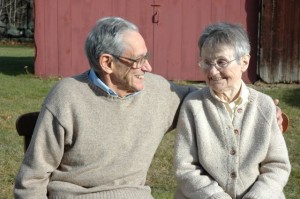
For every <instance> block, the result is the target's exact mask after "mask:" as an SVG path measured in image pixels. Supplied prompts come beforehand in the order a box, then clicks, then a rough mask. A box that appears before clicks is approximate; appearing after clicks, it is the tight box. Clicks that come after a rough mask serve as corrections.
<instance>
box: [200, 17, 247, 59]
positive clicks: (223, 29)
mask: <svg viewBox="0 0 300 199" xmlns="http://www.w3.org/2000/svg"><path fill="white" fill-rule="evenodd" d="M220 45H221V46H223V45H224V46H231V47H233V49H234V50H235V58H240V57H242V56H243V55H245V54H249V53H250V50H251V47H250V42H249V38H248V35H247V32H246V31H245V30H244V28H243V27H242V26H241V25H238V24H230V23H226V22H220V23H215V24H212V25H209V26H207V27H206V28H205V30H204V31H203V33H202V34H201V36H200V39H199V41H198V47H199V50H200V52H199V53H200V54H199V55H200V57H201V49H202V48H203V47H206V48H211V49H214V48H216V47H219V46H220Z"/></svg>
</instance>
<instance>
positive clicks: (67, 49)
mask: <svg viewBox="0 0 300 199" xmlns="http://www.w3.org/2000/svg"><path fill="white" fill-rule="evenodd" d="M258 11H259V0H143V1H141V0H62V1H61V0H51V1H46V0H35V42H36V61H35V74H36V75H39V76H70V75H74V74H76V73H80V72H82V71H84V70H87V69H88V68H89V66H88V62H87V60H86V58H85V55H84V50H83V46H84V41H85V37H86V35H87V33H88V32H89V31H90V29H91V27H92V26H93V25H94V24H95V22H96V20H97V19H99V18H101V17H103V16H108V15H109V16H112V15H114V16H120V17H124V18H126V19H128V20H130V21H132V22H134V23H135V24H137V25H138V27H139V28H140V31H141V34H142V35H143V36H144V38H145V40H146V43H147V46H148V50H149V51H150V53H151V60H150V63H151V64H152V66H153V72H154V73H158V74H160V75H163V76H164V77H166V78H167V79H170V80H190V81H203V80H204V79H203V75H202V74H201V72H200V70H199V68H198V66H197V60H198V49H197V41H198V37H199V35H200V32H201V31H202V30H203V28H204V27H205V26H206V25H208V24H210V23H213V22H217V21H229V22H234V23H240V24H242V25H244V26H245V28H246V29H247V30H248V32H249V34H250V40H251V44H252V53H251V57H252V58H251V65H250V67H249V69H248V71H247V72H246V73H245V74H244V76H243V79H244V80H245V81H246V82H254V81H256V79H257V74H256V68H257V67H256V66H257V64H256V63H257V28H258Z"/></svg>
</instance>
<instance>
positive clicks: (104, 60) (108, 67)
mask: <svg viewBox="0 0 300 199" xmlns="http://www.w3.org/2000/svg"><path fill="white" fill-rule="evenodd" d="M99 65H100V68H101V69H102V71H103V72H105V73H107V74H110V73H112V65H113V62H112V56H111V55H110V54H102V55H101V56H100V57H99Z"/></svg>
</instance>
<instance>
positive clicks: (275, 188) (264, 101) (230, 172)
mask: <svg viewBox="0 0 300 199" xmlns="http://www.w3.org/2000/svg"><path fill="white" fill-rule="evenodd" d="M248 89H249V91H250V96H249V102H248V103H247V104H244V105H241V106H240V107H239V108H238V111H237V112H236V115H235V117H234V120H233V121H231V118H230V116H229V114H228V112H227V111H226V108H225V107H224V105H223V104H222V103H221V102H219V101H217V100H216V99H215V98H213V97H212V95H211V93H210V92H209V89H208V88H207V87H206V88H204V89H201V90H200V91H196V92H194V93H192V94H189V95H188V96H187V97H186V99H185V101H184V103H183V105H182V107H181V111H180V116H179V121H178V125H177V137H176V144H175V158H174V159H175V160H174V164H175V169H176V179H177V182H178V189H177V192H176V194H175V198H176V199H183V198H189V199H208V198H209V199H217V198H220V199H221V198H222V199H231V198H232V199H241V198H243V199H282V198H285V197H284V194H283V187H284V186H285V184H286V183H287V181H288V177H289V174H290V170H291V166H290V162H289V158H288V152H287V147H286V144H285V140H284V137H283V135H282V133H281V131H280V129H279V128H278V124H277V120H276V117H275V115H276V109H275V106H274V103H273V101H272V99H271V98H270V97H268V96H266V95H265V94H262V93H260V92H258V91H255V90H254V89H251V88H248Z"/></svg>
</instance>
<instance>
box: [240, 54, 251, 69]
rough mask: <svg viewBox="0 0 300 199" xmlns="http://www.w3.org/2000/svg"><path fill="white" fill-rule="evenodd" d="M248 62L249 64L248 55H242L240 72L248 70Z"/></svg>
mask: <svg viewBox="0 0 300 199" xmlns="http://www.w3.org/2000/svg"><path fill="white" fill-rule="evenodd" d="M249 62H250V55H244V56H243V57H242V58H241V64H242V72H245V71H246V70H247V69H248V66H249Z"/></svg>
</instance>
